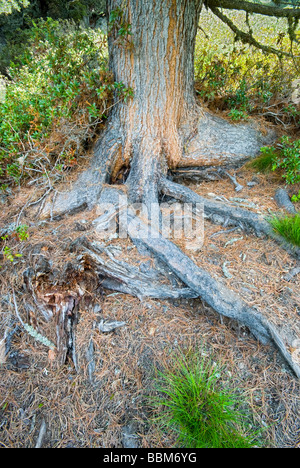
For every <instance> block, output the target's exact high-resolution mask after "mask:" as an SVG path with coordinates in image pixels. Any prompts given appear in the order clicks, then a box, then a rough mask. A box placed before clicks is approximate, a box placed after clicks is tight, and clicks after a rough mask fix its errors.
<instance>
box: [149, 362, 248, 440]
mask: <svg viewBox="0 0 300 468" xmlns="http://www.w3.org/2000/svg"><path fill="white" fill-rule="evenodd" d="M221 372H222V371H221V369H220V368H218V366H216V365H215V364H213V363H212V362H211V361H208V360H207V359H205V358H203V357H200V358H199V357H198V356H191V355H190V356H188V357H185V356H184V355H183V354H182V353H180V354H179V355H176V356H175V357H174V359H173V360H172V362H171V367H170V368H168V369H166V368H165V369H163V371H161V372H159V375H158V384H157V388H156V389H157V392H158V393H159V396H158V397H157V398H155V399H153V400H152V403H151V404H152V406H153V407H154V408H155V409H157V410H158V411H159V416H158V417H157V418H156V419H155V422H156V424H158V425H159V427H160V428H161V429H162V430H163V431H167V432H169V433H170V435H172V434H173V435H175V436H176V438H177V445H178V446H180V447H185V448H250V447H252V446H254V439H253V437H252V436H249V435H243V424H242V420H243V416H245V415H244V414H243V412H242V411H241V410H240V408H239V404H238V401H239V398H238V397H237V396H235V395H234V394H233V393H232V391H227V390H224V389H223V388H222V386H221V385H220V382H219V381H220V373H221Z"/></svg>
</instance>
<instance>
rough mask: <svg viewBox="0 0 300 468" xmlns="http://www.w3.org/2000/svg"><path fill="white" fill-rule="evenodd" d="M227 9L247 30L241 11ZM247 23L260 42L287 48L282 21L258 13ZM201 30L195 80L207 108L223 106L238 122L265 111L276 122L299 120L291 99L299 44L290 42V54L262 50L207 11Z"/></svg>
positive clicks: (299, 115) (296, 109) (287, 36)
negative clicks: (292, 54)
mask: <svg viewBox="0 0 300 468" xmlns="http://www.w3.org/2000/svg"><path fill="white" fill-rule="evenodd" d="M227 13H228V16H229V17H230V18H231V20H232V21H234V23H235V24H237V25H238V26H239V27H240V28H241V29H242V30H245V29H247V24H246V22H245V20H246V18H245V15H244V14H243V13H241V12H233V11H232V12H227ZM250 21H251V20H250ZM251 28H252V30H253V33H254V35H255V37H256V38H257V39H258V41H259V42H261V43H265V44H267V45H269V46H272V47H275V48H278V47H280V48H281V49H282V50H284V51H286V52H290V39H289V35H288V32H287V28H286V23H285V22H284V21H283V20H278V19H273V18H266V17H260V16H259V15H256V16H255V22H253V21H252V24H251ZM201 29H202V31H201V30H200V31H199V34H198V37H197V43H196V54H195V80H196V88H197V92H198V94H199V96H200V97H201V99H203V101H204V102H205V103H206V104H207V105H208V107H210V108H211V109H212V110H215V109H219V110H221V111H227V112H229V116H230V117H231V118H232V119H233V120H236V121H239V120H242V119H245V118H247V117H248V116H249V115H250V116H251V115H263V116H264V117H266V118H267V119H268V120H270V121H272V122H274V123H276V124H280V125H281V124H282V123H284V124H288V125H293V126H297V125H299V123H300V112H299V109H298V108H297V106H296V105H295V103H294V102H293V99H292V96H293V90H294V82H295V80H296V79H297V78H298V76H299V68H300V62H299V55H300V50H299V45H295V46H294V54H295V58H294V59H292V58H286V57H281V58H279V57H278V56H276V55H272V54H267V53H264V52H262V51H260V50H257V49H256V48H255V47H253V46H248V45H245V44H241V43H238V42H236V41H235V39H236V38H235V36H234V34H233V33H232V32H231V31H230V30H229V28H227V27H226V26H225V25H224V24H223V23H222V22H221V21H220V20H219V19H218V18H216V17H215V16H213V15H212V14H211V13H209V12H205V11H203V12H202V14H201ZM211 31H213V33H211ZM203 32H204V33H205V34H203ZM289 101H290V102H289Z"/></svg>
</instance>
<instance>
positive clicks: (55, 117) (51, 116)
mask: <svg viewBox="0 0 300 468" xmlns="http://www.w3.org/2000/svg"><path fill="white" fill-rule="evenodd" d="M29 34H30V41H29V42H30V47H28V48H27V49H25V51H23V52H22V55H21V56H20V57H19V58H18V60H17V63H12V64H11V66H10V69H9V74H10V76H11V78H12V81H10V82H7V83H6V96H5V99H4V100H2V102H1V103H0V177H1V178H2V179H4V180H2V183H7V181H15V182H19V181H20V179H22V178H23V179H24V178H25V177H28V176H30V177H32V178H33V177H37V176H39V175H40V176H44V178H48V177H49V174H50V172H53V173H54V176H55V177H57V178H59V177H60V175H61V173H62V170H64V169H68V168H70V167H73V166H74V165H76V164H77V159H78V158H79V157H81V156H83V155H84V154H85V153H86V143H87V142H89V141H91V140H92V139H93V137H94V135H95V131H96V129H97V126H99V124H100V123H101V122H102V120H103V119H105V118H106V112H107V109H108V108H109V107H110V106H111V104H112V98H113V93H114V92H116V93H117V94H118V95H119V96H120V99H122V98H128V97H130V96H131V94H132V92H131V90H130V89H127V88H125V86H124V85H123V84H122V83H114V82H113V80H112V76H111V74H110V72H109V71H108V65H107V62H108V59H107V44H106V38H105V37H104V36H103V35H102V34H101V33H100V32H97V31H94V30H92V29H82V28H81V27H78V26H76V25H75V23H71V22H66V21H54V20H51V19H50V18H48V19H47V20H46V21H44V20H40V21H39V22H37V23H33V27H32V29H31V30H30V33H29Z"/></svg>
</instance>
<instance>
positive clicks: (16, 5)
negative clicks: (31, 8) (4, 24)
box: [0, 0, 29, 15]
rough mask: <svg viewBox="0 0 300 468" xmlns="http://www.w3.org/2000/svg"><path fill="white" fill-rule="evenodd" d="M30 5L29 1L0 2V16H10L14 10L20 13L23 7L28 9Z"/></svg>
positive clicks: (9, 0) (2, 0) (7, 0)
mask: <svg viewBox="0 0 300 468" xmlns="http://www.w3.org/2000/svg"><path fill="white" fill-rule="evenodd" d="M28 5H29V1H28V0H0V15H1V14H6V15H9V14H10V13H12V12H13V10H16V11H20V10H21V8H22V7H27V6H28Z"/></svg>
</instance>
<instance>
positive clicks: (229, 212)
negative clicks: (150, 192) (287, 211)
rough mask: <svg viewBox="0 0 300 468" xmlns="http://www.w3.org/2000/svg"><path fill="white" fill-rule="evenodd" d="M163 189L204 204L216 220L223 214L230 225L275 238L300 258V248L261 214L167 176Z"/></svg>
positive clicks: (161, 183)
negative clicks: (210, 196)
mask: <svg viewBox="0 0 300 468" xmlns="http://www.w3.org/2000/svg"><path fill="white" fill-rule="evenodd" d="M160 187H161V191H162V193H163V194H165V195H168V196H171V197H174V198H175V199H177V200H180V201H181V202H184V203H193V204H196V203H198V204H202V205H203V207H204V212H205V214H206V215H207V216H208V217H210V219H212V221H213V220H214V215H218V216H221V217H222V219H223V220H224V223H225V221H227V223H228V225H232V226H239V227H240V228H241V229H243V230H246V231H247V230H248V231H250V232H253V233H254V234H256V235H257V236H258V237H261V236H267V237H270V238H272V239H274V240H275V241H276V242H278V244H280V245H281V246H282V248H284V249H285V250H286V251H287V252H289V253H290V254H291V255H293V256H295V257H296V258H300V249H299V248H297V247H292V246H291V245H290V244H289V243H287V242H286V241H285V240H284V239H283V238H282V237H280V236H278V235H276V233H274V231H273V229H272V227H271V225H270V224H269V223H268V222H267V221H266V220H265V219H264V218H263V217H262V216H260V215H258V214H256V213H253V212H252V211H248V210H245V209H243V208H237V207H235V206H231V205H228V204H225V203H220V202H215V201H212V200H208V199H206V198H204V197H201V196H200V195H198V194H197V193H195V192H193V191H192V190H191V189H189V188H188V187H184V186H182V185H179V184H176V183H174V182H172V181H170V180H168V179H167V178H165V177H162V178H161V182H160Z"/></svg>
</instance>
